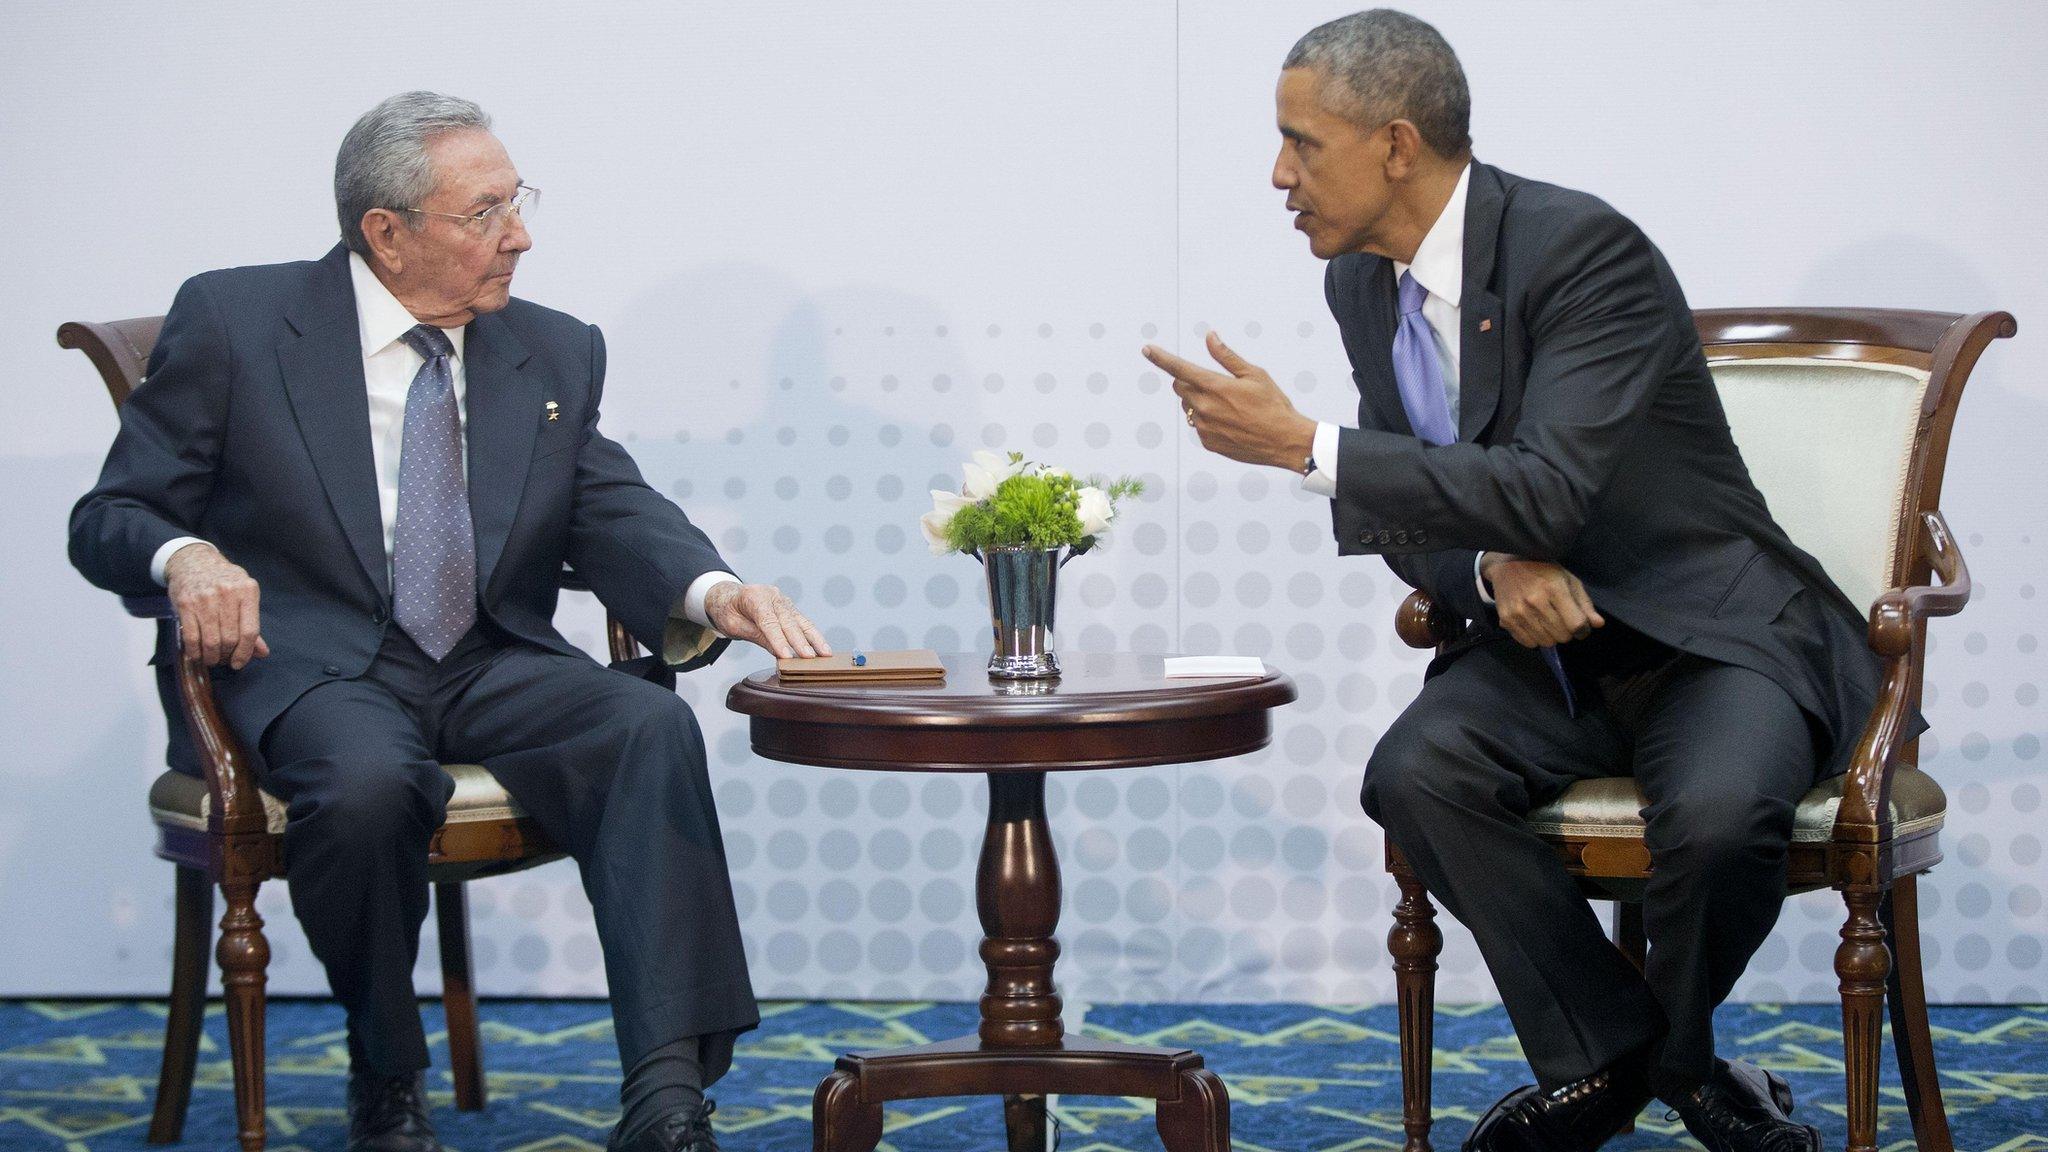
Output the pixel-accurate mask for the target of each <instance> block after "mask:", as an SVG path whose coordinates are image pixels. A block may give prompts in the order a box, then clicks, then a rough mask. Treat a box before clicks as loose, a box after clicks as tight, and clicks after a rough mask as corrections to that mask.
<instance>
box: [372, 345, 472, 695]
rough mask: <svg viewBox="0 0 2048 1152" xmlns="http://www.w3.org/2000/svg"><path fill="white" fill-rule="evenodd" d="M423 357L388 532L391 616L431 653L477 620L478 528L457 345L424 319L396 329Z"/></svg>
mask: <svg viewBox="0 0 2048 1152" xmlns="http://www.w3.org/2000/svg"><path fill="white" fill-rule="evenodd" d="M399 339H401V340H403V341H405V344H406V347H408V348H411V349H412V350H413V351H415V352H417V353H419V354H420V355H421V356H422V357H424V358H425V359H426V363H424V364H422V365H420V370H419V372H417V373H416V374H414V376H413V378H412V387H411V388H410V389H408V390H407V391H406V394H405V443H404V446H403V447H402V448H401V449H400V450H399V456H398V526H397V528H396V530H395V531H394V532H393V533H392V540H391V584H392V593H393V598H394V600H395V603H394V605H393V607H392V613H391V615H392V618H393V619H395V620H397V621H398V626H399V627H400V628H403V629H405V634H406V635H407V636H410V637H412V638H413V642H414V643H416V644H418V645H419V646H420V651H422V652H425V653H426V654H427V655H429V656H431V657H433V658H434V659H436V660H439V659H441V658H442V657H445V656H446V655H448V653H449V651H450V650H451V649H453V648H454V647H455V643H456V641H458V640H460V639H462V637H463V636H464V635H465V634H466V633H468V631H469V629H470V627H471V626H472V625H474V624H475V623H476V529H475V526H474V525H472V524H471V523H470V519H469V484H468V482H467V481H466V480H465V479H464V477H463V468H462V419H461V416H460V415H459V414H458V413H457V412H456V410H455V368H454V361H453V359H452V358H453V356H454V355H455V346H454V345H453V344H452V343H450V342H449V340H448V334H447V333H446V332H443V331H441V330H440V329H439V328H435V327H433V326H432V325H429V324H421V325H418V326H417V327H415V328H413V329H412V331H410V332H407V333H406V334H405V335H403V336H401V337H399Z"/></svg>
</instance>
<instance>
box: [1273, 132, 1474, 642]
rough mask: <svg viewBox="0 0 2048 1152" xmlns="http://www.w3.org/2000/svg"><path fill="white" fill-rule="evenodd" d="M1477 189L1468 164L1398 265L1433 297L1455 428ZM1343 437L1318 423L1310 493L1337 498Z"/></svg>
mask: <svg viewBox="0 0 2048 1152" xmlns="http://www.w3.org/2000/svg"><path fill="white" fill-rule="evenodd" d="M1471 186H1472V165H1470V164H1466V165H1465V170H1464V171H1463V172H1460V173H1459V174H1458V184H1457V187H1455V188H1453V189H1451V198H1450V199H1449V200H1446V201H1445V202H1444V209H1443V211H1442V212H1439V213H1438V214H1437V218H1436V221H1435V222H1434V223H1432V224H1431V225H1430V226H1429V231H1428V232H1426V233H1424V234H1423V237H1422V243H1420V244H1418V245H1416V246H1415V261H1414V263H1412V264H1404V263H1402V262H1401V261H1399V260H1396V261H1394V281H1395V283H1397V284H1398V283H1399V282H1400V280H1401V276H1402V274H1403V273H1409V272H1412V273H1414V275H1415V282H1416V283H1417V284H1420V285H1422V287H1423V289H1424V291H1426V292H1427V293H1428V295H1426V296H1424V297H1423V299H1422V318H1423V319H1424V320H1426V321H1428V322H1429V330H1430V335H1432V336H1434V337H1435V338H1436V339H1435V344H1436V354H1437V360H1438V361H1439V362H1440V363H1441V365H1442V367H1443V379H1444V399H1445V400H1446V401H1448V402H1449V405H1450V413H1451V426H1452V427H1453V428H1456V427H1457V425H1458V364H1459V358H1460V354H1461V353H1462V351H1463V350H1462V349H1461V348H1460V347H1459V346H1458V333H1459V331H1460V329H1459V327H1458V320H1459V311H1458V301H1459V300H1460V299H1462V298H1463V296H1464V293H1465V195H1466V192H1467V191H1468V190H1469V189H1470V188H1471ZM1337 438H1338V427H1337V425H1335V424H1332V423H1329V422H1328V421H1322V422H1320V423H1318V424H1317V425H1316V438H1315V446H1314V448H1313V452H1314V455H1315V461H1316V467H1315V470H1314V471H1312V472H1310V473H1309V474H1307V475H1306V476H1303V477H1302V478H1301V486H1302V487H1303V488H1304V489H1306V490H1308V491H1310V492H1314V493H1316V494H1317V495H1319V496H1330V497H1335V496H1336V495H1337ZM1485 556H1486V553H1484V552H1481V553H1480V554H1479V555H1478V556H1477V557H1475V558H1474V559H1473V561H1472V579H1473V581H1474V582H1475V583H1476V584H1477V585H1478V586H1479V598H1480V599H1481V600H1483V601H1484V602H1486V603H1488V604H1491V603H1493V596H1492V594H1491V593H1489V592H1488V591H1487V589H1486V581H1485V580H1483V579H1480V576H1479V561H1480V560H1482V559H1484V558H1485Z"/></svg>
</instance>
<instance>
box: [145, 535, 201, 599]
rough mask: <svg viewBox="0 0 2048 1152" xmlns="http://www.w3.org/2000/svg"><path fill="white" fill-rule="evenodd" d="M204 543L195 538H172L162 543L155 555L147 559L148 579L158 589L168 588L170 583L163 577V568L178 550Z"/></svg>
mask: <svg viewBox="0 0 2048 1152" xmlns="http://www.w3.org/2000/svg"><path fill="white" fill-rule="evenodd" d="M204 543H206V541H204V540H201V539H200V538H199V537H197V536H174V537H172V538H171V539H169V540H166V541H164V546H163V547H161V548H159V549H157V550H156V555H154V556H152V557H150V558H149V578H150V579H151V580H154V581H156V582H157V586H158V587H160V588H168V587H170V583H171V582H170V579H169V578H168V577H166V576H165V575H164V567H165V566H166V565H168V564H169V563H170V562H171V557H173V556H175V555H177V554H178V549H180V548H183V547H184V546H185V545H187V544H204Z"/></svg>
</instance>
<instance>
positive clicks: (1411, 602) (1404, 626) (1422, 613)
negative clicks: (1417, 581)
mask: <svg viewBox="0 0 2048 1152" xmlns="http://www.w3.org/2000/svg"><path fill="white" fill-rule="evenodd" d="M1465 628H1466V623H1465V621H1463V620H1461V619H1459V618H1458V617H1456V616H1454V615H1452V614H1451V613H1450V612H1449V611H1447V610H1446V609H1444V608H1443V607H1441V606H1440V605H1438V604H1437V602H1436V601H1434V600H1432V599H1430V598H1429V594H1428V593H1427V592H1421V591H1415V592H1410V593H1409V594H1408V598H1407V599H1406V600H1403V601H1401V606H1400V607H1399V608H1397V609H1395V610H1394V632H1395V633H1396V634H1397V635H1399V636H1400V637H1401V642H1402V643H1404V644H1406V645H1408V646H1409V647H1410V648H1435V647H1437V646H1439V645H1442V644H1449V643H1450V642H1451V641H1453V640H1456V639H1458V638H1459V637H1461V636H1463V635H1464V634H1465Z"/></svg>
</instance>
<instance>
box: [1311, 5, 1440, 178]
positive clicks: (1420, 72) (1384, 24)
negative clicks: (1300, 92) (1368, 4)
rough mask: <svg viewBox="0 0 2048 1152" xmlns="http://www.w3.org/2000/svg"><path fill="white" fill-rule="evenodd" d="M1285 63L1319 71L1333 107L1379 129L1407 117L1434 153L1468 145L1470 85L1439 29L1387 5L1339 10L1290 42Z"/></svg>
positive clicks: (1325, 96)
mask: <svg viewBox="0 0 2048 1152" xmlns="http://www.w3.org/2000/svg"><path fill="white" fill-rule="evenodd" d="M1282 67H1285V68H1314V69H1317V70H1319V71H1321V72H1322V73H1323V88H1324V91H1323V98H1324V100H1325V102H1326V103H1328V104H1329V105H1330V107H1331V110H1332V111H1334V112H1339V113H1341V114H1343V115H1344V116H1346V117H1348V118H1350V119H1351V120H1353V121H1355V122H1356V123H1358V124H1360V125H1362V126H1364V127H1368V128H1377V127H1379V126H1380V125H1382V124H1385V123H1387V122H1388V121H1390V120H1407V121H1409V122H1411V123H1413V124H1414V125H1415V129H1416V131H1417V132H1420V133H1421V134H1422V141H1423V143H1425V144H1427V145H1429V147H1430V149H1431V150H1432V151H1434V152H1436V153H1437V155H1439V156H1446V157H1456V156H1462V155H1464V154H1465V153H1467V152H1469V151H1471V148H1472V90H1471V89H1470V88H1468V87H1466V85H1465V69H1464V68H1463V67H1462V66H1460V65H1459V63H1458V54H1457V53H1455V52H1453V51H1451V46H1450V44H1449V43H1448V42H1446V41H1445V40H1444V38H1443V34H1442V33H1440V32H1438V31H1437V30H1436V29H1435V28H1433V27H1431V26H1430V25H1429V24H1428V23H1426V22H1425V21H1422V20H1418V19H1416V18H1415V17H1413V16H1410V15H1408V14H1407V13H1406V12H1396V11H1394V10H1393V9H1392V8H1374V9H1371V10H1369V11H1365V12H1354V13H1352V14H1351V15H1349V16H1340V17H1338V18H1337V19H1335V20H1332V21H1330V22H1329V23H1328V24H1324V25H1321V26H1319V27H1316V28H1314V29H1311V30H1310V31H1309V33H1308V35H1306V36H1303V37H1302V38H1301V39H1299V40H1297V41H1295V42H1294V47H1293V48H1292V49H1291V50H1289V51H1288V53H1287V62H1286V64H1284V65H1283V66H1282Z"/></svg>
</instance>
